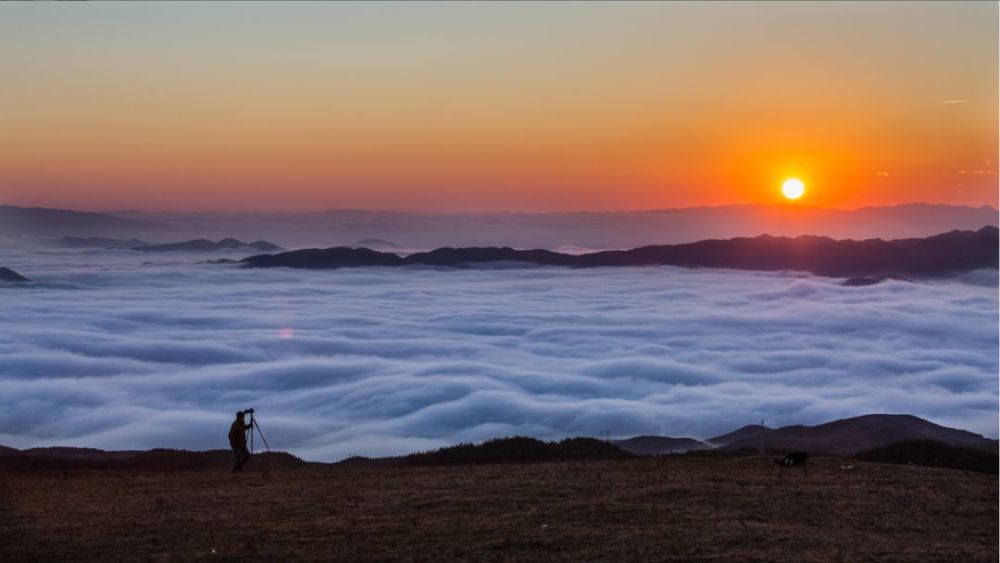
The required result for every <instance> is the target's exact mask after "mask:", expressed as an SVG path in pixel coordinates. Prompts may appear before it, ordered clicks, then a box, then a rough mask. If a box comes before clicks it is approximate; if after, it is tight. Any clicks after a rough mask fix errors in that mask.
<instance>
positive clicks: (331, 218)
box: [70, 204, 997, 251]
mask: <svg viewBox="0 0 1000 563" xmlns="http://www.w3.org/2000/svg"><path fill="white" fill-rule="evenodd" d="M121 216H123V217H131V218H136V219H155V220H157V221H160V222H163V223H166V224H169V225H170V226H171V228H172V229H173V231H172V232H174V233H185V235H186V236H188V237H189V238H196V237H202V238H211V239H213V240H214V239H216V238H219V237H220V236H234V237H236V238H241V239H243V240H247V239H248V238H254V237H256V238H265V239H267V240H272V241H276V242H279V244H282V245H284V246H293V247H295V248H310V247H316V245H317V244H320V243H319V242H318V241H327V240H336V241H356V240H362V239H366V238H370V237H371V234H372V233H377V235H378V237H379V238H380V239H382V240H387V241H393V242H394V243H398V242H399V241H403V246H405V247H407V248H425V249H430V248H439V247H444V246H453V247H454V246H498V247H503V246H509V247H512V248H549V249H555V248H559V247H563V246H576V247H579V248H584V249H587V248H591V249H622V248H633V247H637V246H642V245H646V244H681V243H690V242H695V241H699V240H705V239H727V238H732V237H745V236H756V235H759V234H761V233H770V234H772V235H774V236H790V237H795V236H799V235H806V234H813V235H823V236H829V237H833V238H836V239H858V240H862V239H868V238H874V237H882V238H884V239H899V238H908V237H926V236H929V235H933V234H936V233H943V232H947V231H950V230H952V229H978V228H979V227H982V226H984V225H994V226H996V225H997V211H996V209H993V208H991V207H988V206H983V207H966V206H951V205H926V204H912V205H898V206H893V207H867V208H863V209H853V210H844V209H823V208H818V207H809V206H804V205H783V204H782V205H727V206H718V207H689V208H683V209H655V210H644V211H604V212H601V211H598V212H572V213H504V212H500V213H405V212H388V211H364V210H330V211H322V212H317V213H296V214H293V213H273V214H272V213H268V214H252V215H245V214H217V213H196V214H195V213H192V214H158V215H149V214H122V215H121ZM70 234H72V233H70ZM140 238H141V237H140ZM346 246H355V245H354V244H350V245H346ZM359 246H369V247H373V245H359ZM376 249H381V250H390V251H391V250H392V249H391V248H386V247H382V248H376Z"/></svg>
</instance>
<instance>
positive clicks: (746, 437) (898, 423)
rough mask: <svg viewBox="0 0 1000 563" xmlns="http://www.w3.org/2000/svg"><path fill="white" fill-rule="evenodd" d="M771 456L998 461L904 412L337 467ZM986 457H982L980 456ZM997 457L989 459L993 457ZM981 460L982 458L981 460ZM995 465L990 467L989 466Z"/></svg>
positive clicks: (79, 465) (512, 440) (291, 460)
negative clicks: (701, 435) (706, 435)
mask: <svg viewBox="0 0 1000 563" xmlns="http://www.w3.org/2000/svg"><path fill="white" fill-rule="evenodd" d="M761 450H763V451H764V452H765V453H768V454H775V453H782V452H789V451H794V450H802V451H807V452H809V453H810V454H812V455H819V456H833V457H851V456H859V459H870V460H872V461H880V460H884V461H885V462H889V463H898V462H899V461H898V460H904V462H905V461H906V458H907V456H911V457H912V458H913V459H915V460H917V461H920V460H926V461H927V463H926V464H927V465H932V466H939V467H955V468H963V467H961V466H960V464H955V463H950V462H949V460H948V459H947V458H948V456H949V455H953V456H956V462H957V461H960V460H959V459H958V458H959V457H965V458H970V457H971V458H974V459H973V460H972V462H971V464H970V463H967V464H966V465H971V466H973V467H978V468H981V467H991V466H993V465H996V462H995V459H994V458H996V457H997V455H998V442H997V440H993V439H989V438H985V437H983V436H981V435H979V434H974V433H972V432H968V431H966V430H959V429H955V428H948V427H945V426H941V425H938V424H934V423H933V422H930V421H927V420H924V419H922V418H919V417H916V416H912V415H902V414H869V415H862V416H857V417H853V418H845V419H840V420H834V421H832V422H827V423H825V424H820V425H817V426H802V425H793V426H784V427H781V428H767V427H765V426H760V425H750V426H744V427H743V428H740V429H738V430H735V431H733V432H729V433H727V434H722V435H720V436H716V437H714V438H710V439H708V440H704V441H701V440H695V439H693V438H671V437H668V436H636V437H634V438H628V439H621V440H608V441H604V440H596V439H593V438H567V439H564V440H562V441H559V442H544V441H542V440H537V439H535V438H528V437H524V436H514V437H506V438H495V439H492V440H487V441H485V442H482V443H479V444H458V445H455V446H447V447H444V448H440V449H437V450H433V451H430V452H419V453H413V454H409V455H401V456H392V457H383V458H367V457H361V456H355V457H350V458H347V459H344V460H341V461H339V462H336V463H335V465H341V466H344V467H357V468H370V467H401V466H402V467H405V466H438V465H469V464H480V463H533V462H542V461H583V460H615V459H628V458H631V457H635V456H656V455H668V454H683V453H689V452H694V453H695V454H696V455H703V454H702V453H701V452H705V453H706V454H709V455H712V454H723V455H741V454H747V453H750V454H756V453H758V452H760V451H761ZM984 455H985V456H986V457H984ZM991 459H994V461H990V460H991ZM984 460H985V461H984ZM231 463H232V454H231V453H230V452H229V451H227V450H209V451H203V452H192V451H186V450H168V449H154V450H149V451H135V450H126V451H103V450H98V449H93V448H73V447H44V448H30V449H26V450H17V449H14V448H9V447H5V446H0V469H16V470H32V469H56V470H67V469H141V470H156V469H168V470H174V469H177V470H194V469H219V470H223V469H226V468H228V467H229V466H230V464H231ZM253 463H254V464H255V466H256V467H268V468H297V467H304V466H307V465H311V464H318V463H317V462H307V461H303V460H302V459H300V458H297V457H295V456H293V455H291V454H287V453H284V452H273V453H265V454H261V455H259V456H255V457H254V462H253ZM991 464H992V465H991Z"/></svg>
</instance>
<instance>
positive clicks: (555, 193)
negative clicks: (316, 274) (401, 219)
mask: <svg viewBox="0 0 1000 563" xmlns="http://www.w3.org/2000/svg"><path fill="white" fill-rule="evenodd" d="M997 17H998V9H997V4H996V3H963V2H952V3H937V2H920V3H895V2H890V3H880V2H876V3H848V2H825V3H812V2H803V3H783V2H781V3H765V2H743V3H715V2H713V3H684V2H676V3H645V2H639V3H567V2H558V3H539V4H535V3H532V4H527V3H487V4H477V3H447V2H446V3H406V4H400V3H367V4H362V3H331V4H327V3H309V2H306V3H280V4H279V3H265V2H254V3H239V2H227V3H209V4H194V3H190V4H185V3H140V4H132V3H98V4H79V5H68V4H34V3H16V4H4V5H2V6H0V69H3V70H4V71H5V72H4V74H5V76H6V77H7V79H6V80H5V86H4V88H3V89H0V124H2V129H3V131H4V133H3V134H0V203H10V204H21V205H47V206H53V207H71V208H77V209H95V210H106V209H122V208H134V209H143V210H151V211H156V210H170V211H193V210H204V211H208V210H211V211H265V210H274V211H279V210H280V211H300V210H316V209H324V208H371V209H399V210H416V211H495V210H511V211H555V210H585V209H588V210H601V209H648V208H664V207H680V206H692V205H720V204H732V203H755V202H765V203H771V202H777V201H780V191H779V190H780V185H781V182H782V181H783V180H784V179H785V178H787V177H789V176H796V177H799V178H801V179H802V180H803V181H804V182H805V184H806V190H807V191H806V195H805V196H804V197H803V198H802V199H801V200H800V201H801V204H803V205H818V206H827V207H846V208H853V207H863V206H868V205H884V204H896V203H906V202H917V201H920V202H929V203H953V204H965V205H982V204H989V205H993V206H996V205H997V197H998V196H997V175H996V170H997V166H996V156H997V151H998V148H997V147H998V144H997V130H998V129H997V120H998V112H997V63H998V57H997Z"/></svg>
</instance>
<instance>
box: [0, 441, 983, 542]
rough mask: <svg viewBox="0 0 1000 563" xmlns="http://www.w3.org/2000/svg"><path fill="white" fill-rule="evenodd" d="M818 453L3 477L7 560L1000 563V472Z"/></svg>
mask: <svg viewBox="0 0 1000 563" xmlns="http://www.w3.org/2000/svg"><path fill="white" fill-rule="evenodd" d="M814 461H815V463H814V464H813V466H812V467H811V469H810V470H809V472H808V473H807V474H806V473H803V472H801V471H798V470H794V469H790V470H784V473H779V469H778V468H777V467H775V466H774V465H773V463H772V462H771V461H770V460H769V459H762V458H721V459H720V458H696V457H671V458H659V459H656V458H652V459H637V460H628V461H601V462H581V463H545V464H532V465H490V466H466V467H431V468H387V469H371V468H369V469H350V468H343V467H324V468H308V469H297V470H287V471H273V472H269V473H267V472H256V473H254V472H251V473H248V474H244V475H237V476H234V475H230V474H228V473H221V472H212V471H198V472H163V473H156V472H118V471H89V472H88V471H79V472H40V473H27V472H0V561H5V562H10V561H47V560H101V561H116V560H118V561H147V560H153V561H174V560H258V561H294V560H323V561H376V560H377V561H432V560H455V559H458V560H552V559H555V560H567V561H623V560H633V561H659V560H675V561H706V560H715V561H778V560H783V561H851V562H855V561H963V562H971V561H990V562H995V561H997V557H998V548H997V542H998V534H997V525H998V521H997V506H998V504H997V503H998V495H997V485H998V482H997V477H996V476H995V475H984V474H978V473H969V472H964V471H955V470H946V469H931V468H925V467H915V466H894V465H878V464H866V463H858V462H845V461H842V460H834V459H829V460H824V459H820V460H814ZM848 464H851V465H853V468H850V469H846V468H842V466H847V465H848Z"/></svg>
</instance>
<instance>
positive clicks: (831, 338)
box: [0, 249, 998, 460]
mask: <svg viewBox="0 0 1000 563" xmlns="http://www.w3.org/2000/svg"><path fill="white" fill-rule="evenodd" d="M212 257H213V258H218V257H219V255H218V254H213V255H212ZM144 260H153V261H154V262H153V263H147V264H142V261H144ZM195 260H196V258H192V257H191V256H190V255H165V256H156V257H152V258H151V257H149V256H146V255H142V256H137V255H136V254H134V253H130V252H127V251H122V252H115V251H53V250H48V251H31V250H24V249H21V250H7V251H4V252H3V253H2V254H0V264H2V265H7V266H10V267H12V268H14V269H15V270H17V271H19V272H21V273H22V274H24V275H26V276H28V277H30V278H32V279H33V280H35V281H36V282H37V283H36V284H34V285H32V286H29V287H0V311H2V316H0V358H2V361H0V444H7V445H11V446H15V447H29V446H37V445H53V444H60V445H77V446H93V447H100V448H105V449H129V448H141V449H146V448H151V447H178V448H192V449H205V448H224V447H227V443H226V438H225V435H226V431H227V430H228V425H229V422H230V420H231V418H232V416H233V413H234V412H235V411H236V410H238V409H241V408H246V407H250V406H253V407H256V408H257V409H258V412H259V421H260V423H261V425H262V427H263V429H264V431H265V432H266V434H267V438H268V441H269V442H271V445H272V447H275V448H277V449H282V450H288V451H291V452H293V453H295V454H298V455H301V456H303V457H305V458H307V459H315V460H336V459H340V458H342V457H345V456H346V455H348V454H351V453H353V454H363V455H387V454H398V453H404V452H410V451H415V450H423V449H428V448H434V447H439V446H443V445H448V444H453V443H456V442H459V441H469V440H482V439H486V438H490V437H495V436H502V435H510V434H526V435H532V436H537V437H540V438H546V439H552V438H561V437H565V436H574V435H597V434H598V433H599V432H600V431H601V430H604V429H610V430H611V432H612V434H613V435H615V436H630V435H636V434H663V435H670V436H692V437H697V438H707V437H710V436H712V435H715V434H719V433H723V432H727V431H730V430H733V429H735V428H737V427H739V426H742V425H745V424H751V423H756V422H758V421H759V420H760V419H761V418H764V419H766V423H767V424H769V425H774V426H778V425H785V424H815V423H821V422H826V421H829V420H832V419H835V418H840V417H847V416H854V415H860V414H866V413H880V412H884V413H910V414H915V415H917V416H921V417H924V418H927V419H930V420H932V421H934V422H937V423H940V424H945V425H948V426H955V427H960V428H965V429H969V430H972V431H975V432H978V433H982V434H985V435H987V436H990V437H996V435H997V424H998V420H997V419H998V414H997V413H998V398H997V387H998V382H997V370H998V366H997V355H998V345H997V337H998V327H997V312H998V303H997V276H996V272H978V273H975V274H973V275H968V276H964V277H962V278H958V279H954V280H950V281H935V282H923V283H917V284H909V283H900V282H889V283H885V284H881V285H878V286H873V287H855V288H846V287H841V286H839V285H838V283H839V281H840V280H834V279H828V278H818V277H812V276H804V275H797V274H784V275H782V274H772V273H751V272H736V271H718V270H686V269H679V268H669V267H655V268H604V269H587V270H564V269H552V268H531V269H502V270H433V269H404V268H391V269H378V268H369V269H348V270H339V271H322V272H310V271H292V270H281V269H277V270H242V269H238V268H235V267H232V266H223V265H211V264H194V263H193V262H194V261H195Z"/></svg>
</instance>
